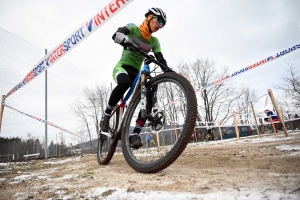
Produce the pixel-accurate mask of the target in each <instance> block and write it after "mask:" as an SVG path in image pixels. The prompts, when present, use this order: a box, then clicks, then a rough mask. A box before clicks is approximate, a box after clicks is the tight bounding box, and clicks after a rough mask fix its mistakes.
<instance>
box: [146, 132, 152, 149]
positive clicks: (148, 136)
mask: <svg viewBox="0 0 300 200" xmlns="http://www.w3.org/2000/svg"><path fill="white" fill-rule="evenodd" d="M150 141H151V137H150V133H148V134H147V136H146V142H147V144H148V146H149V144H150Z"/></svg>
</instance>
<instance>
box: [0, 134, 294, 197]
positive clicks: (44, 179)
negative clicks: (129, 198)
mask: <svg viewBox="0 0 300 200" xmlns="http://www.w3.org/2000/svg"><path fill="white" fill-rule="evenodd" d="M64 161H65V162H64ZM1 168H2V169H1V170H2V173H1V175H0V180H1V181H0V191H1V196H0V198H1V199H105V198H108V197H109V196H110V195H111V194H112V193H113V192H114V191H115V189H113V188H122V189H125V190H126V191H127V192H131V193H134V192H136V193H143V192H144V193H145V192H146V191H166V192H179V193H180V192H188V193H192V194H194V198H193V199H198V198H197V195H201V194H207V193H219V192H221V191H222V192H235V194H237V193H239V192H243V193H245V191H246V192H249V195H247V194H246V196H245V197H247V196H251V192H253V191H259V192H260V194H261V196H262V197H263V199H273V197H272V195H271V194H272V192H273V191H276V192H277V193H280V194H282V196H281V197H283V198H282V199H285V198H284V197H286V199H289V198H291V199H298V198H299V199H300V133H293V134H290V136H289V137H285V136H284V135H283V134H280V135H277V136H276V135H268V136H263V137H261V138H259V137H258V136H255V137H254V138H242V139H241V140H224V142H223V143H222V142H220V141H212V142H201V143H193V144H190V145H189V146H188V147H187V148H186V150H185V151H184V152H183V154H182V155H181V156H180V157H179V158H178V160H177V161H175V162H174V163H173V164H172V165H171V166H170V167H168V168H167V169H165V170H163V171H161V172H159V173H156V174H141V173H137V172H136V171H134V170H133V169H132V168H131V167H130V166H129V165H128V164H127V163H126V161H125V160H124V158H123V156H122V154H117V155H115V156H114V157H113V159H112V161H111V162H110V163H109V164H108V165H106V166H100V165H99V164H98V162H97V158H96V155H83V156H76V157H75V158H72V159H70V158H61V159H52V160H47V161H45V160H36V161H30V162H27V163H26V162H24V163H19V164H14V165H9V166H1ZM97 187H101V188H108V189H106V190H105V191H104V192H102V193H101V194H95V195H93V193H92V192H91V189H92V188H97ZM110 188H111V189H110ZM268 191H269V192H268ZM71 194H72V195H71ZM62 195H63V196H65V198H62ZM66 195H71V196H69V197H66ZM199 199H202V198H199ZM225 199H226V198H225ZM233 199H235V197H233ZM237 199H239V198H238V197H237Z"/></svg>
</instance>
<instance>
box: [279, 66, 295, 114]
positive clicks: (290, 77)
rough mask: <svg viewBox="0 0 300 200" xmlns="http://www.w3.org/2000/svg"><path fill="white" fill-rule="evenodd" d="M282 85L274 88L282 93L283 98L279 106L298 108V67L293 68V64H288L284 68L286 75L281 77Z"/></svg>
mask: <svg viewBox="0 0 300 200" xmlns="http://www.w3.org/2000/svg"><path fill="white" fill-rule="evenodd" d="M281 80H283V82H284V84H281V85H277V86H275V88H276V89H279V90H281V91H283V92H284V95H285V98H284V100H283V101H280V103H279V104H281V105H280V106H282V107H286V105H291V108H293V109H298V108H299V107H300V70H299V67H298V68H297V67H294V65H293V64H290V63H288V64H287V67H286V74H285V75H283V76H282V77H281Z"/></svg>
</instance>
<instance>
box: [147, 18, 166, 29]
mask: <svg viewBox="0 0 300 200" xmlns="http://www.w3.org/2000/svg"><path fill="white" fill-rule="evenodd" d="M162 27H164V24H163V21H162V20H161V19H158V18H157V17H155V16H154V17H153V18H152V20H151V22H150V28H151V31H152V32H153V33H155V32H156V31H158V30H159V29H161V28H162Z"/></svg>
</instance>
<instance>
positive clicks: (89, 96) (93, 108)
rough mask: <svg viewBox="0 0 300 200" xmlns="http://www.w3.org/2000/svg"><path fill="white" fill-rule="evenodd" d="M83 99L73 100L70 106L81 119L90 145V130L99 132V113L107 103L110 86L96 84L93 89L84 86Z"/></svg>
mask: <svg viewBox="0 0 300 200" xmlns="http://www.w3.org/2000/svg"><path fill="white" fill-rule="evenodd" d="M83 93H84V97H85V101H84V102H81V101H79V100H77V101H75V102H74V103H73V104H72V105H71V108H72V110H73V111H74V112H75V113H76V115H77V116H78V117H79V118H80V119H81V121H82V124H83V126H84V127H85V128H86V131H87V132H88V134H89V138H90V145H91V147H93V144H92V130H96V133H99V131H100V130H99V122H100V118H101V114H102V113H103V112H104V109H105V107H106V105H107V102H108V98H109V95H110V87H109V86H106V85H101V86H96V87H95V89H90V88H85V89H84V91H83ZM91 123H92V124H93V125H92V127H91Z"/></svg>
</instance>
